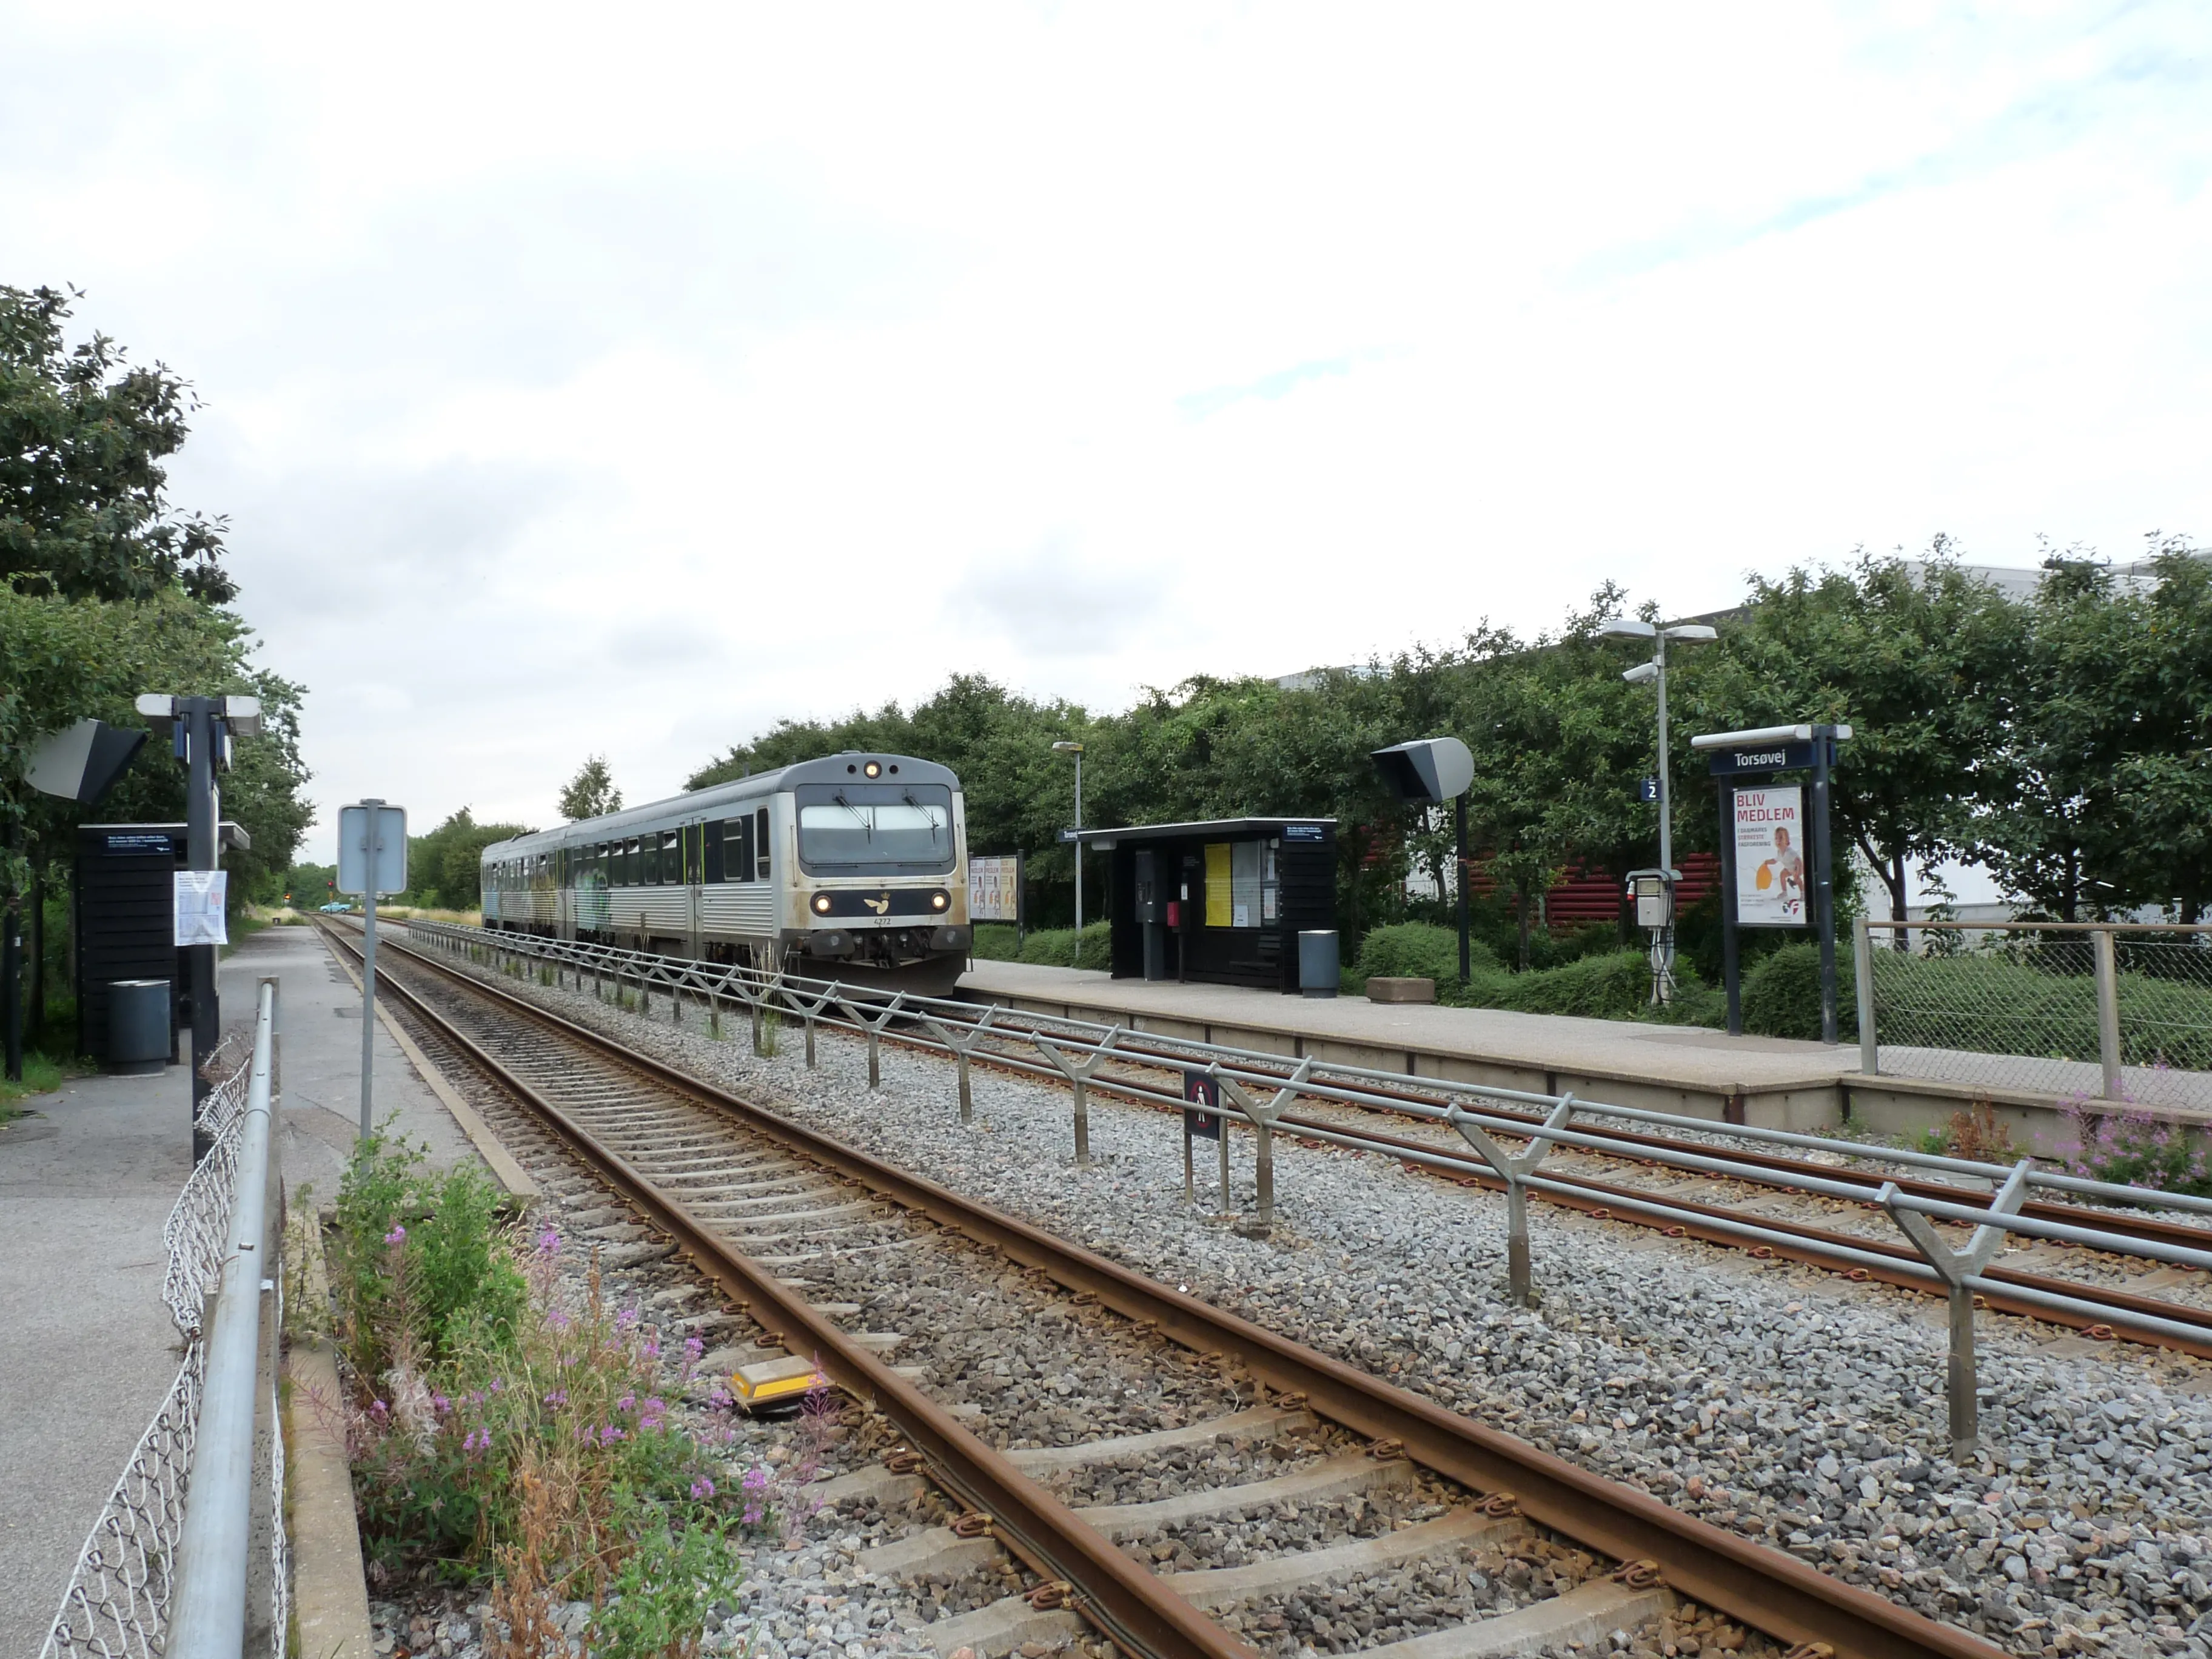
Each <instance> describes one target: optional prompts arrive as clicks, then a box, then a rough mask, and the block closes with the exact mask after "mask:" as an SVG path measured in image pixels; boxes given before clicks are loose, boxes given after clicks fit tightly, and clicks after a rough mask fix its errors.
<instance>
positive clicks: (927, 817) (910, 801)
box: [901, 789, 937, 847]
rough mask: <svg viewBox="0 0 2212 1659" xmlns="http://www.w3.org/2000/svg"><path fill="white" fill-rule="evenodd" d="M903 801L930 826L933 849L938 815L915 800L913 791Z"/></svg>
mask: <svg viewBox="0 0 2212 1659" xmlns="http://www.w3.org/2000/svg"><path fill="white" fill-rule="evenodd" d="M901 799H903V800H904V801H905V802H906V804H907V805H908V806H911V807H912V808H914V810H915V811H917V812H919V813H921V821H922V822H923V823H926V824H927V825H928V826H929V844H930V845H931V846H932V847H934V846H936V845H937V814H936V813H934V812H933V811H930V810H929V809H928V808H927V806H924V805H922V804H921V802H920V801H918V800H916V799H915V798H914V791H913V790H911V789H909V790H908V791H907V792H906V793H905V794H904V795H903V796H902V797H901Z"/></svg>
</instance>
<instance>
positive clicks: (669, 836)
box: [660, 829, 684, 887]
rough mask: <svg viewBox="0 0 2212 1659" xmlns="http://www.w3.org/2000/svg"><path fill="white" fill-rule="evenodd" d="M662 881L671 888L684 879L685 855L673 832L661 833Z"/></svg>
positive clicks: (665, 830)
mask: <svg viewBox="0 0 2212 1659" xmlns="http://www.w3.org/2000/svg"><path fill="white" fill-rule="evenodd" d="M660 879H661V881H662V883H663V884H665V885H667V886H670V887H673V886H675V885H676V884H678V882H680V881H682V880H683V879H684V854H683V852H682V850H681V844H680V842H678V838H677V834H676V831H675V830H673V829H664V830H662V831H661V832H660Z"/></svg>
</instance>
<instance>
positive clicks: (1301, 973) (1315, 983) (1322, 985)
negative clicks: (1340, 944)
mask: <svg viewBox="0 0 2212 1659" xmlns="http://www.w3.org/2000/svg"><path fill="white" fill-rule="evenodd" d="M1337 978H1338V975H1337V967H1336V930H1335V929H1334V928H1333V927H1332V928H1319V927H1317V928H1314V929H1312V930H1310V932H1307V933H1300V934H1299V935H1298V992H1299V994H1301V995H1303V996H1310V997H1333V996H1334V995H1335V994H1336V985H1337Z"/></svg>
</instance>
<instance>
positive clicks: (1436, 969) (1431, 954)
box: [1352, 921, 1498, 988]
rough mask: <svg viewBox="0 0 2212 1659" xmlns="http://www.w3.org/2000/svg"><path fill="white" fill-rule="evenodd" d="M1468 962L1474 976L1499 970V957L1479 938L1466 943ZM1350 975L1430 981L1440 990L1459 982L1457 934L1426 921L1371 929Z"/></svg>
mask: <svg viewBox="0 0 2212 1659" xmlns="http://www.w3.org/2000/svg"><path fill="white" fill-rule="evenodd" d="M1468 964H1469V966H1470V967H1471V968H1472V969H1473V970H1474V973H1475V975H1478V976H1480V975H1485V974H1494V973H1496V972H1497V971H1498V957H1497V955H1496V953H1495V952H1494V951H1492V950H1491V948H1490V947H1489V946H1488V945H1485V944H1484V943H1483V942H1482V941H1481V940H1480V939H1470V940H1469V941H1468ZM1352 975H1354V976H1355V977H1356V978H1358V980H1359V981H1361V982H1362V983H1363V984H1364V982H1365V981H1368V980H1370V979H1432V980H1434V981H1436V982H1437V986H1438V987H1439V988H1441V987H1443V986H1446V985H1452V984H1456V983H1458V981H1459V934H1458V933H1457V932H1456V931H1455V929H1453V928H1449V927H1437V926H1435V925H1434V924H1432V923H1430V922H1425V921H1401V922H1396V923H1394V924H1393V925H1391V926H1390V927H1376V928H1374V929H1372V930H1371V931H1370V933H1368V935H1367V937H1366V938H1365V939H1362V940H1360V941H1359V955H1358V957H1356V958H1355V959H1354V961H1353V963H1352Z"/></svg>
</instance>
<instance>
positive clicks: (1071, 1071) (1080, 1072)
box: [1030, 1025, 1229, 1165]
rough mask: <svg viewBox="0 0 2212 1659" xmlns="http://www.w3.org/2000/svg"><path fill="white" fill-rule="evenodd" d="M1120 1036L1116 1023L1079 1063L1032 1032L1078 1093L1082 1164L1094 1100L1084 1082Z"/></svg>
mask: <svg viewBox="0 0 2212 1659" xmlns="http://www.w3.org/2000/svg"><path fill="white" fill-rule="evenodd" d="M1120 1041H1121V1027H1120V1026H1118V1025H1116V1026H1115V1028H1114V1029H1113V1030H1110V1031H1109V1032H1107V1033H1106V1035H1105V1036H1103V1037H1102V1038H1100V1039H1099V1042H1098V1046H1097V1048H1094V1049H1092V1050H1091V1058H1090V1059H1088V1060H1085V1061H1083V1062H1082V1063H1081V1064H1080V1065H1078V1064H1076V1063H1075V1062H1074V1061H1073V1060H1069V1059H1068V1057H1067V1056H1066V1054H1062V1053H1060V1045H1059V1044H1058V1043H1057V1042H1054V1041H1053V1040H1052V1039H1051V1038H1049V1037H1048V1036H1043V1035H1042V1034H1041V1033H1036V1032H1032V1033H1031V1034H1030V1042H1033V1043H1035V1044H1036V1046H1037V1048H1039V1049H1041V1050H1042V1052H1043V1054H1044V1056H1045V1058H1046V1059H1047V1060H1050V1061H1051V1062H1052V1063H1053V1064H1054V1066H1058V1067H1059V1068H1060V1073H1061V1075H1062V1076H1064V1077H1066V1079H1067V1083H1068V1087H1069V1089H1070V1090H1071V1091H1073V1094H1074V1096H1075V1161H1076V1163H1077V1164H1079V1165H1088V1164H1090V1162H1091V1103H1090V1102H1089V1100H1088V1099H1087V1098H1086V1097H1085V1093H1084V1085H1085V1084H1086V1083H1088V1082H1090V1081H1091V1078H1092V1076H1093V1075H1094V1074H1095V1073H1097V1070H1098V1068H1099V1067H1100V1066H1103V1065H1104V1064H1105V1063H1106V1061H1107V1060H1108V1058H1109V1056H1110V1055H1111V1054H1112V1053H1113V1049H1114V1045H1115V1043H1117V1042H1120ZM1221 1155H1222V1158H1224V1159H1225V1160H1226V1159H1227V1158H1228V1156H1229V1152H1228V1142H1227V1140H1226V1139H1225V1140H1224V1141H1223V1142H1222V1154H1221Z"/></svg>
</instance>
